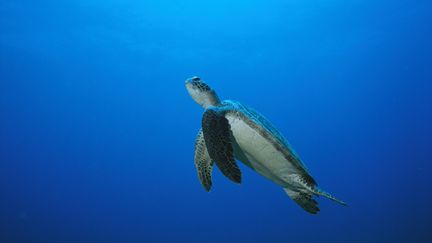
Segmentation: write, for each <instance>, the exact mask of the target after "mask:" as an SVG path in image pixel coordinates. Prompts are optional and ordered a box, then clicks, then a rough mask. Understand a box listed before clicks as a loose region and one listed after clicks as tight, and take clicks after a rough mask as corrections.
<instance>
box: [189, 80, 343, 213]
mask: <svg viewBox="0 0 432 243" xmlns="http://www.w3.org/2000/svg"><path fill="white" fill-rule="evenodd" d="M186 88H187V90H188V92H189V94H190V96H192V98H193V99H194V100H195V102H197V103H198V104H199V105H200V106H202V107H203V108H204V109H205V112H204V114H203V117H202V124H201V125H202V128H201V129H200V131H199V132H198V136H197V138H196V141H195V157H194V162H195V166H196V169H197V172H198V177H199V179H200V181H201V184H202V185H203V186H204V188H205V190H206V191H210V188H211V186H212V180H211V173H212V168H213V162H215V163H216V166H217V167H218V168H219V169H220V170H221V172H222V173H223V174H224V175H225V176H226V177H228V178H229V179H230V180H232V181H234V182H236V183H240V182H241V172H240V169H239V167H238V165H237V164H236V159H237V160H239V161H241V162H243V163H244V164H245V165H247V166H248V167H250V168H252V169H253V170H255V171H256V172H258V173H259V174H261V175H262V176H264V177H266V178H267V179H270V180H271V181H273V182H274V183H276V184H277V185H279V186H281V187H282V188H283V189H284V190H285V192H286V193H287V194H288V196H289V197H290V198H291V199H293V200H294V201H295V202H296V203H297V204H298V205H300V206H301V207H302V208H303V209H304V210H306V211H307V212H309V213H312V214H316V213H318V211H319V208H318V203H317V201H315V200H314V199H313V197H314V196H324V197H326V198H329V199H331V200H333V201H336V202H338V203H340V204H343V205H346V204H345V203H344V202H342V201H340V200H338V199H336V198H335V197H333V196H331V195H330V194H329V193H327V192H324V191H323V190H321V189H319V188H318V187H317V184H316V182H315V180H314V179H313V178H312V176H311V175H310V173H309V172H308V170H307V169H306V167H305V166H304V164H303V163H302V161H301V160H300V158H299V156H298V155H297V154H296V153H295V152H294V150H293V149H292V148H291V146H290V145H289V144H288V142H287V140H286V139H285V138H284V137H283V136H282V134H281V133H280V132H279V131H278V130H277V129H276V128H275V127H274V126H273V125H272V124H271V123H270V122H269V121H268V120H267V119H266V118H265V117H264V116H263V115H261V114H260V113H258V112H257V111H255V110H253V109H251V108H250V107H247V106H245V105H243V104H241V103H239V102H237V101H232V100H224V101H221V100H220V99H219V97H218V96H217V94H216V92H215V91H214V90H213V89H212V88H210V86H209V85H207V84H206V83H205V82H203V81H202V80H201V79H200V78H199V77H196V76H195V77H192V78H190V79H187V80H186Z"/></svg>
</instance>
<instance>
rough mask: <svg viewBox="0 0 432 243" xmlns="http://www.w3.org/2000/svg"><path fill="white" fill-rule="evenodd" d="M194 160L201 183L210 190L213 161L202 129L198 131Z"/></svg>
mask: <svg viewBox="0 0 432 243" xmlns="http://www.w3.org/2000/svg"><path fill="white" fill-rule="evenodd" d="M194 162H195V168H196V170H197V173H198V178H199V179H200V182H201V185H203V187H204V188H205V190H206V191H210V188H211V186H212V179H211V173H212V169H213V161H212V160H211V159H210V155H209V154H208V152H207V147H206V144H205V141H204V135H203V132H202V130H200V131H199V132H198V136H197V138H196V140H195V157H194Z"/></svg>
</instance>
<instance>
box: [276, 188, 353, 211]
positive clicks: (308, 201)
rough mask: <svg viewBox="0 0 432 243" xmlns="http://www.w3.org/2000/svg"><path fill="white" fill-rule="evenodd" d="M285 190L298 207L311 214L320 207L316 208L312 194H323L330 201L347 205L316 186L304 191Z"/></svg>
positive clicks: (316, 204) (316, 203)
mask: <svg viewBox="0 0 432 243" xmlns="http://www.w3.org/2000/svg"><path fill="white" fill-rule="evenodd" d="M284 190H285V192H286V193H287V194H288V196H289V197H290V198H291V199H292V200H294V202H296V203H297V204H298V205H299V206H300V207H302V208H303V209H304V210H306V211H307V212H309V213H311V214H317V213H318V212H319V211H320V209H319V208H318V202H317V201H315V200H314V199H313V196H314V195H315V196H323V197H326V198H328V199H330V200H332V201H335V202H337V203H340V204H342V205H344V206H347V204H346V203H345V202H343V201H341V200H339V199H337V198H335V197H333V196H332V195H330V193H328V192H325V191H322V190H320V189H318V188H314V189H310V190H308V191H306V192H301V191H293V190H291V189H288V188H284Z"/></svg>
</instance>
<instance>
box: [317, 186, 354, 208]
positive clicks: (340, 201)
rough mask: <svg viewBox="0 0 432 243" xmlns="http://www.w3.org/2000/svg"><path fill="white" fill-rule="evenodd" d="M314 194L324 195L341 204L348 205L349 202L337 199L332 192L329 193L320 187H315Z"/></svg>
mask: <svg viewBox="0 0 432 243" xmlns="http://www.w3.org/2000/svg"><path fill="white" fill-rule="evenodd" d="M313 194H315V195H317V196H323V197H326V198H328V199H330V200H332V201H335V202H337V203H339V204H341V205H344V206H348V204H346V203H345V202H344V201H342V200H339V199H337V198H336V197H334V196H332V195H331V194H330V193H328V192H326V191H324V190H322V189H320V188H319V187H315V188H314V189H313Z"/></svg>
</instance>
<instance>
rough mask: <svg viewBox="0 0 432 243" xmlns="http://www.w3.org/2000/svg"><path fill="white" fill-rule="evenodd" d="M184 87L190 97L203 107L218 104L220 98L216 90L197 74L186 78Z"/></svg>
mask: <svg viewBox="0 0 432 243" xmlns="http://www.w3.org/2000/svg"><path fill="white" fill-rule="evenodd" d="M186 89H187V90H188V92H189V94H190V96H191V97H192V99H194V100H195V102H196V103H198V104H199V105H200V106H202V107H203V108H204V109H206V108H207V107H208V106H217V105H219V104H220V99H219V97H218V96H217V94H216V92H215V91H214V90H213V89H212V88H210V86H208V85H207V84H206V83H204V82H203V81H202V80H201V79H200V78H199V77H197V76H195V77H192V78H189V79H187V80H186Z"/></svg>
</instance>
